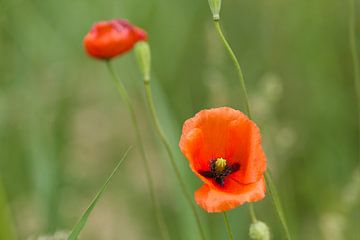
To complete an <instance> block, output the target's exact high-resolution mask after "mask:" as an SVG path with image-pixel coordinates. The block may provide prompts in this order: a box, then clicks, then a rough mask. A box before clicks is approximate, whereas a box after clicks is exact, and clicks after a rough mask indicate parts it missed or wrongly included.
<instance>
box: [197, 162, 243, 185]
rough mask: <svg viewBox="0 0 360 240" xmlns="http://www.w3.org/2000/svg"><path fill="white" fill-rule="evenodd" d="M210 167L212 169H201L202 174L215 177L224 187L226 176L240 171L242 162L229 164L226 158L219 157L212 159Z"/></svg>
mask: <svg viewBox="0 0 360 240" xmlns="http://www.w3.org/2000/svg"><path fill="white" fill-rule="evenodd" d="M209 167H210V171H199V173H200V175H201V176H203V177H206V178H212V179H214V180H215V182H216V183H217V184H219V185H220V186H221V187H223V186H224V180H225V177H227V176H229V175H230V174H232V173H234V172H236V171H238V170H239V169H240V164H239V163H235V164H232V165H229V164H227V161H226V160H225V159H223V158H217V159H213V160H211V161H210V163H209Z"/></svg>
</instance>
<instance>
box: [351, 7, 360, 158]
mask: <svg viewBox="0 0 360 240" xmlns="http://www.w3.org/2000/svg"><path fill="white" fill-rule="evenodd" d="M349 3H350V14H349V41H350V50H351V55H352V60H353V69H354V85H355V93H356V98H357V114H358V116H357V117H358V144H359V146H358V159H360V69H359V56H358V49H357V45H356V17H355V9H356V8H355V1H354V0H350V2H349Z"/></svg>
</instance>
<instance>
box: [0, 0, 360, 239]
mask: <svg viewBox="0 0 360 240" xmlns="http://www.w3.org/2000/svg"><path fill="white" fill-rule="evenodd" d="M348 2H349V1H348V0H343V1H339V0H317V1H311V0H305V1H296V0H287V1H285V0H272V1H269V0H223V6H222V10H221V13H222V14H221V16H222V17H221V19H222V20H221V21H222V26H223V29H224V32H225V35H226V36H227V38H228V40H229V42H230V43H231V44H232V47H233V49H234V51H235V52H236V54H237V56H238V57H239V60H240V63H241V65H242V69H243V72H244V75H245V80H246V84H247V88H248V92H249V97H250V104H251V107H252V110H253V119H254V121H255V122H256V123H257V124H258V126H259V127H260V129H261V132H262V139H263V146H264V149H265V152H266V155H267V159H268V167H269V168H270V169H271V170H272V174H273V178H274V180H275V183H276V185H277V188H278V190H279V193H280V196H281V200H282V204H283V207H284V212H285V215H286V218H287V220H288V223H289V228H290V230H291V233H292V235H293V238H294V239H299V240H301V239H314V240H315V239H316V240H317V239H323V240H343V239H344V240H345V239H346V240H347V239H349V240H356V239H359V237H360V229H359V227H358V225H359V222H360V187H359V186H360V158H359V143H358V141H359V139H358V125H357V123H358V106H357V100H356V91H355V89H356V88H355V85H354V70H353V63H352V56H351V51H350V44H349V15H350V13H349V12H350V10H349V3H348ZM355 2H356V8H355V9H356V11H357V12H356V14H357V20H356V21H357V29H356V36H357V42H356V43H357V45H358V46H359V45H360V40H359V39H360V11H358V10H359V9H360V3H359V1H355ZM113 18H125V19H129V20H130V21H131V22H132V23H134V24H136V25H137V26H140V27H141V28H143V29H145V30H146V31H147V33H148V37H149V40H148V42H149V44H150V46H151V50H152V80H151V84H152V87H153V91H154V93H153V94H154V98H155V102H156V107H157V111H158V113H159V116H160V121H161V125H162V127H163V128H164V129H165V132H166V134H167V136H168V137H169V138H170V140H171V144H172V146H173V149H175V150H176V159H177V163H178V166H179V167H180V170H181V173H182V175H183V176H185V179H186V184H187V186H188V188H189V189H190V190H191V193H193V192H194V190H196V189H198V188H199V187H200V186H201V185H202V183H201V181H200V180H199V179H198V178H197V177H196V176H195V175H194V174H193V173H192V172H191V170H190V169H189V167H188V161H187V160H186V159H185V158H184V157H183V155H182V154H181V152H180V150H179V148H178V142H179V139H180V134H181V127H182V124H183V122H184V121H185V120H186V119H188V118H190V117H192V116H193V115H194V114H195V113H196V112H198V111H200V110H201V109H204V108H212V107H221V106H231V107H233V108H236V109H243V107H244V106H243V103H242V102H240V100H239V92H240V91H239V85H238V80H237V76H236V71H235V69H234V66H233V65H232V62H231V60H230V58H229V57H228V55H227V54H226V51H225V49H224V47H223V45H222V43H221V41H220V40H219V38H218V36H217V34H216V32H215V29H214V27H213V23H212V17H211V13H210V10H209V7H208V2H207V0H182V1H175V0H167V1H165V0H146V1H144V0H117V1H113V0H91V1H89V0H64V1H55V0H47V1H43V0H0V240H9V238H10V237H9V236H10V235H11V233H6V231H7V230H5V229H9V226H11V227H10V228H12V229H14V230H15V231H14V232H16V235H17V238H18V239H25V240H27V239H36V238H37V237H38V236H40V235H46V234H51V235H53V234H54V233H55V232H58V231H60V233H58V235H59V236H60V235H61V234H63V233H61V232H62V231H64V232H69V231H70V230H71V229H72V228H73V226H74V224H75V223H76V221H77V220H78V219H79V217H80V216H81V214H82V213H83V211H84V210H85V209H86V207H87V206H88V204H89V202H90V201H91V199H92V198H93V197H94V195H95V193H96V192H97V191H98V189H99V188H100V187H101V185H102V184H103V182H104V181H105V180H106V178H107V176H108V175H109V174H110V173H111V171H112V170H113V168H114V166H115V165H116V163H117V162H118V161H119V159H120V158H121V157H122V155H123V153H124V152H125V151H126V149H127V148H128V146H130V145H132V146H133V148H132V150H131V151H130V152H129V156H128V159H127V160H126V161H125V162H124V164H123V165H122V167H121V169H120V170H119V172H118V173H117V174H116V176H115V177H114V179H113V180H112V182H111V183H110V185H109V188H108V190H107V191H106V192H105V193H104V196H103V197H102V199H101V200H100V201H99V203H98V205H97V206H96V208H95V209H94V212H93V213H92V215H91V216H90V218H89V221H88V223H87V225H86V226H85V228H84V230H83V232H82V235H81V239H85V240H97V239H104V240H117V239H126V240H128V239H129V240H138V239H139V240H140V239H159V237H158V233H157V226H156V221H154V217H153V214H154V213H153V209H152V205H151V201H150V199H149V192H148V189H147V185H146V178H145V173H144V166H143V163H142V161H141V159H140V152H139V149H138V147H137V146H136V139H135V135H134V131H133V128H132V125H131V120H130V117H129V114H128V112H127V109H126V105H125V104H124V103H123V102H122V101H121V99H120V98H119V96H118V94H117V92H116V90H115V88H114V86H113V84H112V81H111V76H110V75H109V73H108V72H107V69H106V65H105V64H101V62H99V61H98V60H95V59H92V58H90V57H88V56H87V55H86V53H85V52H84V48H83V42H82V41H83V37H84V35H85V34H86V33H87V32H88V31H89V29H90V27H91V25H92V24H93V23H94V22H97V21H101V20H108V19H113ZM358 54H360V53H358ZM113 64H114V65H113V66H114V68H115V69H116V71H117V72H118V73H119V76H120V78H121V79H122V81H123V82H124V83H125V85H126V87H127V89H128V90H129V93H130V97H131V98H132V101H133V104H134V106H135V111H136V113H137V115H138V119H139V120H140V128H141V133H142V136H143V138H144V140H145V149H146V154H147V156H148V158H149V161H150V163H151V166H150V167H151V171H152V173H153V175H154V178H155V188H156V195H157V199H158V201H159V202H160V206H161V209H162V210H163V212H164V214H165V219H166V223H167V225H168V227H169V231H170V235H171V239H174V240H182V239H189V240H192V239H198V235H197V234H196V231H197V229H196V224H195V220H194V218H193V217H192V214H191V210H190V209H189V207H188V205H187V204H186V202H185V200H184V198H183V196H182V194H181V191H180V187H179V184H178V182H177V181H176V178H175V176H174V172H173V171H172V169H171V166H170V164H169V161H168V160H167V155H166V152H165V150H164V148H163V146H162V145H161V142H160V141H159V138H158V137H157V136H156V134H155V130H154V129H153V127H152V125H151V124H150V115H149V111H148V110H147V107H146V103H145V96H144V90H143V82H142V75H141V74H140V72H139V70H138V65H137V62H136V59H135V54H134V52H133V51H132V52H129V53H127V54H126V55H124V56H122V57H119V58H116V59H114V61H113ZM196 207H197V210H198V212H199V213H200V217H201V221H202V225H203V226H204V228H205V233H206V235H207V236H208V238H209V239H214V240H215V239H226V236H227V235H226V230H225V227H224V223H223V220H222V216H221V215H220V214H208V213H205V212H204V211H203V210H202V209H200V208H199V207H198V206H196ZM255 210H256V213H257V216H258V217H259V218H260V219H261V220H262V221H264V222H266V223H267V224H268V225H269V227H270V229H271V233H272V238H273V239H283V233H282V228H281V224H280V223H279V220H278V218H277V217H276V213H275V211H274V208H273V206H272V203H271V201H270V196H269V195H267V196H266V197H265V199H264V200H262V201H261V202H259V203H256V205H255ZM229 217H230V221H231V224H232V229H233V231H234V234H235V238H236V239H249V237H248V231H249V224H250V217H249V213H248V206H247V205H244V206H240V207H238V208H236V209H235V210H232V211H231V212H229ZM7 234H8V235H7Z"/></svg>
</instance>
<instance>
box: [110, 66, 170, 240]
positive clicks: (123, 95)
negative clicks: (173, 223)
mask: <svg viewBox="0 0 360 240" xmlns="http://www.w3.org/2000/svg"><path fill="white" fill-rule="evenodd" d="M106 65H107V67H108V70H109V72H110V74H111V76H112V80H113V81H114V83H115V85H116V88H117V90H118V92H119V94H120V96H121V98H122V99H123V101H124V102H125V104H126V106H127V108H128V110H129V113H130V116H131V120H132V123H133V126H134V128H135V132H136V138H137V141H138V144H139V146H140V152H141V157H142V159H143V164H144V168H145V176H146V180H147V182H148V186H149V191H150V197H151V201H152V203H153V205H154V211H155V217H156V220H157V222H158V225H159V229H160V233H161V236H162V239H170V236H169V232H168V229H167V226H166V224H165V221H164V216H163V214H162V211H161V209H160V207H159V206H158V203H157V200H156V192H155V187H154V182H153V179H152V176H151V172H150V165H149V161H148V159H147V157H146V154H145V148H144V143H143V140H142V137H141V134H140V128H139V124H138V120H137V117H136V114H135V110H134V107H133V105H132V103H131V101H130V98H129V95H128V93H127V91H126V89H125V87H124V85H123V83H122V82H121V80H120V78H119V76H118V75H117V74H116V72H115V70H114V68H113V67H112V65H111V62H110V61H107V62H106Z"/></svg>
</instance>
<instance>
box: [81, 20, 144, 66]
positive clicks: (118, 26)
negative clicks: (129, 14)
mask: <svg viewBox="0 0 360 240" xmlns="http://www.w3.org/2000/svg"><path fill="white" fill-rule="evenodd" d="M145 40H147V34H146V32H145V31H144V30H142V29H140V28H138V27H135V26H133V25H131V24H130V23H129V22H128V21H127V20H123V19H118V20H110V21H103V22H98V23H96V24H94V25H93V27H92V29H91V31H90V32H89V33H88V34H86V36H85V38H84V47H85V50H86V52H87V53H88V54H89V55H90V56H92V57H95V58H99V59H111V58H113V57H116V56H118V55H121V54H123V53H126V52H127V51H129V50H131V49H132V48H133V47H134V45H135V43H137V42H138V41H145Z"/></svg>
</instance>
